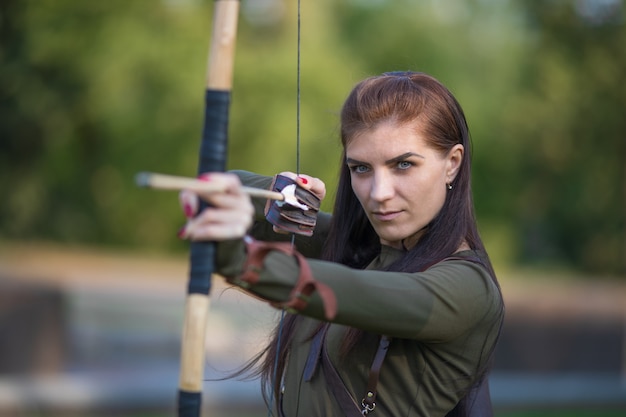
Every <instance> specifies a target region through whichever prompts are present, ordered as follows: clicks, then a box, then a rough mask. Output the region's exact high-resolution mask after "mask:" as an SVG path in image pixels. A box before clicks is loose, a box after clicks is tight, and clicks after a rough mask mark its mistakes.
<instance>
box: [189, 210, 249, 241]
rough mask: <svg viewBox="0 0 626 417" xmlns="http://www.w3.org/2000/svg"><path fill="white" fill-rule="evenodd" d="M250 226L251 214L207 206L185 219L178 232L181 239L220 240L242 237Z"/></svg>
mask: <svg viewBox="0 0 626 417" xmlns="http://www.w3.org/2000/svg"><path fill="white" fill-rule="evenodd" d="M250 226H252V214H251V213H248V215H246V214H245V213H244V212H243V211H233V210H229V209H217V208H213V207H209V208H206V209H204V210H203V211H202V212H201V213H200V214H199V215H198V216H196V217H194V218H193V219H190V220H188V221H187V224H185V226H184V227H183V229H181V231H180V232H179V237H180V238H181V239H189V240H193V241H198V240H213V241H222V240H229V239H237V238H242V237H244V236H245V235H246V233H247V231H248V229H249V228H250Z"/></svg>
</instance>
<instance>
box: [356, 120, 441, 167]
mask: <svg viewBox="0 0 626 417" xmlns="http://www.w3.org/2000/svg"><path fill="white" fill-rule="evenodd" d="M429 148H430V146H429V145H428V142H427V141H426V140H425V138H424V135H423V134H422V130H421V129H420V127H419V125H418V124H417V123H404V124H397V123H394V122H383V123H379V124H377V125H376V126H375V127H373V128H372V129H368V130H365V131H363V132H361V133H359V134H357V135H356V136H355V137H354V138H352V140H350V141H349V142H348V143H347V145H346V156H347V157H349V158H355V159H359V158H364V157H366V156H367V157H375V156H389V155H395V154H400V153H405V152H409V151H413V152H416V151H420V153H423V152H425V151H427V150H428V149H429Z"/></svg>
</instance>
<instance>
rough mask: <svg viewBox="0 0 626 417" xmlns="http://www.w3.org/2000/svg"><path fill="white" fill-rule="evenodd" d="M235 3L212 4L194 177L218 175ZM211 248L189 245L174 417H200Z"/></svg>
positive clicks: (229, 81)
mask: <svg viewBox="0 0 626 417" xmlns="http://www.w3.org/2000/svg"><path fill="white" fill-rule="evenodd" d="M238 14H239V1H238V0H216V1H215V4H214V11H213V32H212V35H211V42H210V46H209V49H210V52H209V60H208V66H207V78H206V92H205V118H204V128H203V132H202V142H201V145H200V158H199V164H198V174H200V173H203V172H209V171H212V172H215V171H224V170H225V168H226V154H227V145H228V116H229V107H230V90H231V87H232V78H233V67H234V56H235V39H236V33H237V17H238ZM215 249H216V247H215V242H192V243H191V250H190V269H189V281H188V286H187V298H186V305H185V317H184V324H183V335H182V343H181V361H180V381H179V390H178V416H179V417H197V416H200V414H201V405H202V385H203V373H204V356H205V352H204V351H205V337H206V326H207V317H208V310H209V293H210V290H211V275H212V274H213V271H214V267H215Z"/></svg>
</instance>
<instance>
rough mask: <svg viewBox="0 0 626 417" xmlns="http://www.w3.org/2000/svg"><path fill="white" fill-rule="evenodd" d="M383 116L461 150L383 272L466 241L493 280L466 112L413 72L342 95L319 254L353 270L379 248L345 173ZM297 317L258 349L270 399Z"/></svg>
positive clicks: (356, 333)
mask: <svg viewBox="0 0 626 417" xmlns="http://www.w3.org/2000/svg"><path fill="white" fill-rule="evenodd" d="M389 120H393V121H395V122H397V123H398V124H403V123H413V122H417V123H418V124H419V127H420V129H421V132H422V134H423V136H424V137H425V138H426V139H427V140H428V141H429V145H430V146H432V147H434V148H435V149H437V150H439V151H441V152H442V153H444V154H445V153H447V152H448V151H450V149H451V148H452V147H453V146H455V145H456V144H461V145H463V146H464V148H465V152H464V153H463V159H462V161H461V164H460V168H459V171H458V173H457V176H456V177H455V179H454V182H453V184H452V189H451V190H448V192H447V195H446V199H445V202H444V205H443V207H442V208H441V210H440V212H439V213H438V214H437V216H436V217H435V218H434V219H433V220H432V221H431V222H430V223H429V225H428V226H427V228H426V230H425V233H424V234H423V236H422V237H421V238H420V240H419V241H418V243H417V244H416V245H415V246H414V247H412V248H411V249H410V250H408V251H407V252H406V254H405V255H404V256H403V257H402V258H401V259H399V260H398V261H396V262H395V263H394V264H392V265H390V266H389V267H387V268H386V270H389V271H405V272H417V271H423V270H425V269H427V268H428V267H429V266H431V265H433V264H435V263H437V262H440V261H442V260H443V259H445V258H447V257H449V256H450V255H452V254H453V253H454V252H456V251H457V249H458V247H459V245H460V244H461V243H462V242H466V243H467V244H468V245H469V247H470V248H471V249H472V250H475V251H478V252H480V253H482V254H483V259H484V262H483V265H484V267H485V268H486V269H487V270H488V271H489V273H490V275H491V277H492V279H493V280H494V281H495V282H496V284H497V280H496V277H495V273H494V271H493V267H492V265H491V263H490V261H489V258H488V257H487V255H486V252H485V248H484V245H483V243H482V241H481V239H480V236H479V233H478V229H477V225H476V219H475V215H474V205H473V201H472V193H471V181H470V171H471V166H470V162H471V154H470V153H471V152H470V151H471V143H470V134H469V129H468V126H467V122H466V120H465V115H464V113H463V110H462V109H461V106H460V105H459V103H458V102H457V100H456V99H455V98H454V96H453V95H452V93H451V92H450V91H449V90H448V89H447V88H446V87H445V86H443V85H442V84H441V83H440V82H439V81H437V80H436V79H435V78H433V77H431V76H429V75H426V74H423V73H417V72H402V73H385V74H383V75H380V76H375V77H370V78H367V79H365V80H363V81H361V82H360V83H358V84H357V85H356V86H355V87H354V89H353V90H352V91H351V92H350V94H349V96H348V98H347V99H346V101H345V103H344V105H343V108H342V111H341V141H342V145H343V148H344V152H343V154H342V160H341V168H340V177H339V182H338V187H337V192H336V196H335V205H334V210H333V217H332V222H331V226H330V230H329V235H328V238H327V241H326V244H325V247H324V252H323V254H322V259H325V260H328V261H333V262H338V263H341V264H344V265H347V266H350V267H353V268H365V267H366V266H367V265H368V264H369V263H370V262H371V261H372V260H373V258H374V257H375V256H376V255H377V254H378V253H379V251H380V241H379V238H378V236H377V235H376V233H375V231H374V229H373V228H372V226H371V224H370V223H369V220H368V219H367V217H366V215H365V212H364V210H363V208H362V207H361V204H360V203H359V201H358V199H357V197H356V195H355V194H354V192H353V191H352V186H351V182H350V172H349V169H348V167H347V165H346V163H345V147H346V145H347V144H348V143H349V142H350V140H352V138H354V137H356V136H357V135H358V134H359V133H362V132H364V131H367V130H370V129H372V128H374V127H376V126H377V125H378V124H380V123H382V122H385V121H389ZM300 318H301V317H300V316H298V315H287V316H286V317H285V319H284V323H282V324H281V325H279V327H277V328H276V330H275V334H274V336H273V339H272V341H271V342H270V344H269V345H268V347H267V349H266V350H265V351H264V352H263V354H264V356H263V362H262V363H261V366H260V368H259V372H258V374H260V375H261V376H262V378H263V386H264V387H265V390H264V391H265V392H266V394H267V393H268V392H273V393H274V395H275V396H276V398H277V397H278V393H279V392H280V390H279V388H280V381H281V379H282V375H283V372H284V369H285V364H286V359H287V356H288V354H289V348H290V342H291V339H292V336H293V333H294V331H295V329H296V328H297V324H298V321H299V320H300ZM362 336H363V331H361V330H359V329H351V330H350V331H348V332H347V334H346V338H345V340H344V344H343V346H344V349H343V350H344V353H345V352H347V351H349V350H350V349H351V347H353V346H354V345H355V344H356V342H357V341H358V340H359V339H360V338H361V337H362ZM259 358H260V356H259ZM479 368H480V369H478V370H477V375H475V376H476V379H477V380H480V379H481V378H482V377H483V376H484V375H485V374H486V372H487V364H484V365H481V366H480V367H479ZM479 382H480V381H479ZM270 387H271V389H270ZM266 399H267V397H266ZM466 408H467V407H465V405H464V404H459V406H457V408H455V410H454V415H464V413H465V411H464V410H465V409H466ZM449 415H452V414H449Z"/></svg>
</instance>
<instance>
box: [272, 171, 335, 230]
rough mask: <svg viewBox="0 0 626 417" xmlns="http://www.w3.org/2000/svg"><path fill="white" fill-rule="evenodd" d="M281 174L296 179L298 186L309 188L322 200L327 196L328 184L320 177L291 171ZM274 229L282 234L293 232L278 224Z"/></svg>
mask: <svg viewBox="0 0 626 417" xmlns="http://www.w3.org/2000/svg"><path fill="white" fill-rule="evenodd" d="M279 175H282V176H285V177H287V178H290V179H292V180H294V181H295V182H296V184H297V185H298V187H300V188H303V189H305V190H308V191H310V192H311V193H313V194H315V196H316V197H317V198H319V199H320V201H321V200H323V199H324V197H325V196H326V184H324V182H323V181H322V180H320V179H319V178H315V177H311V176H310V175H304V174H300V175H298V174H295V173H293V172H289V171H285V172H281V173H280V174H279ZM272 230H274V232H275V233H280V234H289V233H291V232H290V231H288V230H283V229H281V228H280V227H278V226H272Z"/></svg>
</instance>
